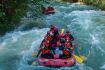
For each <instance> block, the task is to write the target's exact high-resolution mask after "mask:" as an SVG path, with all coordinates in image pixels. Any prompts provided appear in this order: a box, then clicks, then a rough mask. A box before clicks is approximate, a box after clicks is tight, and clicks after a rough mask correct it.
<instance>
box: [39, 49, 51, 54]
mask: <svg viewBox="0 0 105 70" xmlns="http://www.w3.org/2000/svg"><path fill="white" fill-rule="evenodd" d="M41 52H42V54H48V53H49V52H50V50H48V49H41Z"/></svg>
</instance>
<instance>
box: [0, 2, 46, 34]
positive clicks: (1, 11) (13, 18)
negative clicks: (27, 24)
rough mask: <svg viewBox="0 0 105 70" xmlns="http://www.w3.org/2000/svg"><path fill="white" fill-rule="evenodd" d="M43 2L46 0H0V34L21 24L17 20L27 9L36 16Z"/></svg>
mask: <svg viewBox="0 0 105 70" xmlns="http://www.w3.org/2000/svg"><path fill="white" fill-rule="evenodd" d="M45 2H46V3H47V1H46V0H0V35H3V34H5V33H6V32H8V31H11V30H13V29H15V28H17V27H18V26H19V25H21V24H20V23H19V22H20V20H21V18H22V17H24V16H25V15H26V12H27V11H28V10H31V11H32V12H34V14H33V16H35V17H38V16H39V15H40V14H41V13H40V11H41V6H42V4H43V3H45ZM29 5H31V6H29ZM32 7H34V9H33V8H32Z"/></svg>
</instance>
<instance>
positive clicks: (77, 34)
mask: <svg viewBox="0 0 105 70" xmlns="http://www.w3.org/2000/svg"><path fill="white" fill-rule="evenodd" d="M52 6H54V8H55V9H56V13H55V14H53V15H45V16H42V17H41V19H42V20H44V23H46V25H50V24H54V25H56V26H57V27H58V28H59V29H61V28H64V29H65V30H66V29H67V30H69V31H70V32H71V34H72V35H73V36H74V38H75V41H74V43H75V44H76V47H77V49H76V51H78V52H79V54H81V55H84V56H85V57H86V61H85V62H84V63H83V64H78V63H76V65H75V66H73V67H61V68H50V67H44V66H32V65H30V64H29V63H28V61H30V60H32V59H33V57H32V56H31V54H32V53H33V52H37V51H38V48H39V45H40V42H41V41H42V39H43V37H44V35H45V34H46V32H47V31H48V30H49V28H46V27H44V28H41V29H38V28H33V29H30V30H26V31H21V30H16V31H14V32H11V33H7V34H6V35H5V36H3V37H1V38H0V70H105V11H101V10H98V9H97V8H94V7H91V6H86V5H79V4H61V3H55V4H52ZM28 18H29V17H28ZM30 22H31V21H30ZM39 22H40V21H39ZM24 23H27V22H25V21H24Z"/></svg>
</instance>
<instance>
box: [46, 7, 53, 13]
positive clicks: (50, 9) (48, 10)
mask: <svg viewBox="0 0 105 70" xmlns="http://www.w3.org/2000/svg"><path fill="white" fill-rule="evenodd" d="M46 11H47V12H50V11H54V8H53V7H50V6H49V7H48V9H47V10H46Z"/></svg>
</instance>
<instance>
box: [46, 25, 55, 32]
mask: <svg viewBox="0 0 105 70" xmlns="http://www.w3.org/2000/svg"><path fill="white" fill-rule="evenodd" d="M56 30H57V27H56V26H53V27H52V28H50V30H49V31H48V33H50V32H55V31H56Z"/></svg>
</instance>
